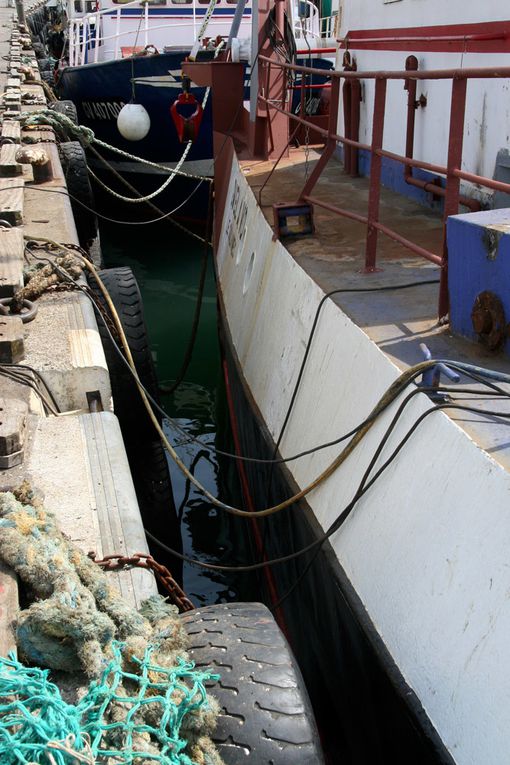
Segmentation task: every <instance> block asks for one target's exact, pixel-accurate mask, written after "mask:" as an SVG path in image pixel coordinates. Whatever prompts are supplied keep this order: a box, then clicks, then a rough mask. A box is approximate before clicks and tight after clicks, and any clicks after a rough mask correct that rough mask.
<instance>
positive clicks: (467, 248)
mask: <svg viewBox="0 0 510 765" xmlns="http://www.w3.org/2000/svg"><path fill="white" fill-rule="evenodd" d="M447 242H448V281H449V292H450V324H451V327H452V330H453V332H454V333H455V334H458V335H461V336H463V337H467V338H469V339H471V340H473V341H474V342H484V344H486V340H487V337H488V335H489V332H490V327H489V328H488V329H486V331H484V332H482V333H480V332H477V331H476V330H477V329H480V328H481V326H482V324H483V322H481V320H480V316H479V315H478V317H476V315H475V314H473V308H474V307H475V301H477V298H479V296H481V295H483V296H485V294H486V293H490V296H491V297H490V299H489V302H487V299H486V298H484V297H482V303H484V305H485V306H487V308H486V313H487V315H486V319H487V322H486V323H487V326H489V325H490V324H492V325H493V327H494V331H495V329H496V327H495V325H496V324H497V325H498V327H499V332H500V334H501V335H503V334H504V335H505V338H506V339H505V338H503V337H502V340H501V346H500V347H501V348H504V350H505V352H506V353H510V342H509V340H508V322H510V292H509V290H508V285H509V284H510V209H508V208H506V209H500V210H486V211H484V212H478V213H467V214H465V215H454V216H451V217H450V218H448V222H447ZM484 301H485V302H484ZM479 304H480V301H478V304H477V305H478V306H479ZM498 305H500V308H501V309H502V312H501V310H500V308H498ZM475 313H476V312H475ZM472 314H473V315H472ZM473 322H475V323H473ZM488 347H489V349H490V346H488ZM496 350H498V349H496Z"/></svg>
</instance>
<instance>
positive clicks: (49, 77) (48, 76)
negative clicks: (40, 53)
mask: <svg viewBox="0 0 510 765" xmlns="http://www.w3.org/2000/svg"><path fill="white" fill-rule="evenodd" d="M41 80H43V82H47V83H48V85H51V87H53V86H54V85H55V75H54V74H53V71H51V70H50V71H43V72H41Z"/></svg>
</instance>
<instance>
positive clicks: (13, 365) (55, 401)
mask: <svg viewBox="0 0 510 765" xmlns="http://www.w3.org/2000/svg"><path fill="white" fill-rule="evenodd" d="M1 366H3V367H8V368H10V367H14V368H15V369H26V370H28V371H29V372H31V373H32V374H33V375H35V377H37V378H38V379H39V380H40V381H41V382H42V384H43V385H44V388H45V390H46V392H47V394H48V396H49V397H50V399H51V402H52V404H53V406H54V407H55V409H56V410H57V412H58V413H59V414H60V413H61V409H60V407H59V405H58V403H57V400H56V398H55V396H54V395H53V391H52V390H51V388H50V387H49V385H48V383H47V382H46V380H45V379H44V377H43V376H42V374H41V372H39V371H38V370H37V369H34V368H33V367H31V366H29V365H28V364H7V363H3V364H2V365H1Z"/></svg>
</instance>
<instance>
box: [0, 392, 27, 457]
mask: <svg viewBox="0 0 510 765" xmlns="http://www.w3.org/2000/svg"><path fill="white" fill-rule="evenodd" d="M27 415H28V406H27V404H26V403H25V402H24V401H20V400H19V399H16V398H10V399H5V398H0V469H5V468H11V467H15V466H16V465H20V464H21V463H22V462H23V449H24V443H25V430H26V424H27Z"/></svg>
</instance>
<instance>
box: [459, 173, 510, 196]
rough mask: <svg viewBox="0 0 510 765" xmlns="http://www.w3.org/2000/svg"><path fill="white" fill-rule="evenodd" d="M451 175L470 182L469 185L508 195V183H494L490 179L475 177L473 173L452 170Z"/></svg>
mask: <svg viewBox="0 0 510 765" xmlns="http://www.w3.org/2000/svg"><path fill="white" fill-rule="evenodd" d="M452 175H454V176H455V177H456V178H461V179H462V180H463V181H470V182H471V183H477V184H478V185H479V186H487V188H489V189H494V191H502V192H503V193H504V194H510V183H503V182H502V181H495V180H493V179H492V178H485V177H484V176H482V175H475V173H466V172H464V170H453V171H452Z"/></svg>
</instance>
